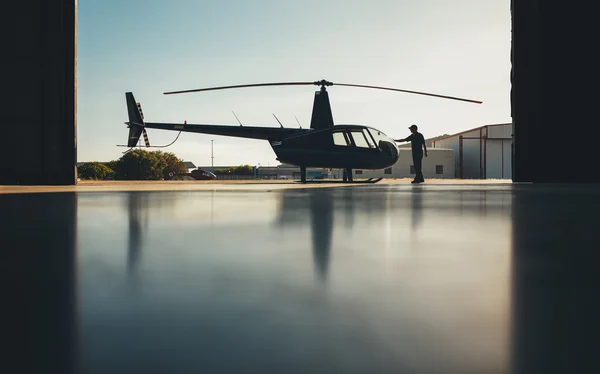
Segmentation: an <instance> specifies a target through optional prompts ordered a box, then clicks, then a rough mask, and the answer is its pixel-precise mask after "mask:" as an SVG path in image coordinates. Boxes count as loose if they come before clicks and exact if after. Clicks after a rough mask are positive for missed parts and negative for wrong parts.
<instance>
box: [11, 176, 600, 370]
mask: <svg viewBox="0 0 600 374" xmlns="http://www.w3.org/2000/svg"><path fill="white" fill-rule="evenodd" d="M0 208H1V209H0V222H1V225H0V230H1V231H0V234H1V238H2V240H1V245H2V248H3V252H4V254H5V255H6V254H8V258H7V259H6V260H4V261H3V275H4V277H5V278H6V279H7V281H6V282H5V285H8V286H9V287H8V288H9V289H10V290H11V292H10V293H9V294H5V295H4V297H7V295H8V297H11V298H12V299H14V300H15V301H14V302H10V303H6V304H5V307H4V309H5V311H8V312H9V313H8V316H7V317H6V318H5V319H4V320H5V321H7V323H6V324H7V327H8V329H5V331H10V334H8V335H7V334H5V337H7V338H6V339H7V341H9V342H10V343H11V344H10V349H9V351H5V352H4V353H5V354H6V357H7V358H8V359H9V361H10V359H12V360H13V361H15V365H17V367H19V368H20V369H18V370H17V369H12V368H11V371H10V372H15V373H16V372H19V373H29V372H40V373H42V372H44V373H45V372H53V373H54V372H56V373H462V374H467V373H518V374H525V373H527V374H529V373H598V372H600V370H598V369H599V365H598V363H597V361H596V358H597V357H598V354H597V350H598V347H600V345H599V342H598V335H597V331H598V330H597V329H596V328H597V322H596V321H597V320H598V318H600V313H599V312H600V308H599V307H598V305H599V304H598V301H597V298H598V295H599V293H598V288H597V286H598V284H599V282H598V274H599V273H598V270H600V269H599V262H598V261H597V258H598V256H597V255H596V253H597V252H598V251H599V250H600V218H599V215H598V209H599V208H600V188H599V186H593V185H591V186H538V185H536V186H533V185H511V184H499V185H462V186H461V185H419V186H411V185H354V186H347V187H344V186H334V187H330V188H329V187H328V188H308V187H306V188H292V189H286V188H280V189H269V188H268V187H265V188H263V189H260V188H256V187H253V188H252V189H250V190H249V191H244V190H243V189H240V190H235V191H219V190H218V189H216V190H211V191H209V190H207V191H167V192H161V191H137V192H118V191H115V192H93V191H92V192H64V193H28V194H19V193H12V194H0ZM5 300H6V299H5ZM3 365H6V364H5V363H3ZM5 367H6V366H5ZM6 372H8V371H6Z"/></svg>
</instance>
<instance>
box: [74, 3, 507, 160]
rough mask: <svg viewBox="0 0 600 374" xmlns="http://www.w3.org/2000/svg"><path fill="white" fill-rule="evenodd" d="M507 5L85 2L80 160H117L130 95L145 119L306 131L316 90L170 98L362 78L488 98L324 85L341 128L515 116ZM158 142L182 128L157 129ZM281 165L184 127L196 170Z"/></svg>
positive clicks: (446, 125) (476, 122) (186, 150)
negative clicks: (236, 86)
mask: <svg viewBox="0 0 600 374" xmlns="http://www.w3.org/2000/svg"><path fill="white" fill-rule="evenodd" d="M509 7H510V4H509V2H508V1H506V0H485V1H482V0H453V1H448V0H418V1H416V0H411V1H408V0H370V1H364V0H361V1H358V0H320V1H316V0H297V1H287V0H254V1H250V0H237V1H234V0H218V1H217V0H215V1H202V0H169V1H158V0H156V1H142V0H88V1H80V2H79V18H78V22H79V29H78V159H79V161H109V160H113V159H117V158H119V157H120V156H121V154H122V153H121V152H123V151H124V150H126V148H121V147H116V145H117V144H125V142H126V139H127V128H126V126H125V125H124V124H123V122H125V121H127V112H126V106H125V92H127V91H132V92H133V93H134V95H135V97H136V99H137V101H139V102H141V104H142V108H143V111H144V116H145V120H147V121H150V122H161V121H162V122H183V121H184V120H187V121H188V123H208V124H210V123H215V124H232V125H237V121H236V119H235V117H234V116H233V114H232V111H235V113H236V115H237V116H238V117H239V118H240V120H241V121H242V123H243V124H245V125H254V126H279V125H278V124H277V122H276V120H275V119H274V118H273V115H272V113H275V115H277V117H278V118H279V119H280V120H281V121H282V122H283V124H284V126H290V127H297V126H298V125H297V122H296V119H295V118H294V117H298V119H299V121H300V123H301V124H302V125H303V126H304V127H307V126H308V124H309V123H310V115H311V110H312V102H313V96H314V91H315V90H316V89H318V87H313V86H290V87H275V88H270V87H262V88H244V89H237V90H225V91H212V92H202V93H190V94H182V95H163V92H166V91H171V90H180V89H192V88H201V87H212V86H222V85H234V84H248V83H260V82H278V81H315V80H320V79H327V80H330V81H332V82H334V83H336V82H337V83H354V84H366V85H376V86H386V87H395V88H401V89H408V90H416V91H427V92H433V93H439V94H444V95H450V96H459V97H465V98H470V99H476V100H482V101H483V102H484V103H483V104H470V103H465V102H460V101H454V100H444V99H438V98H432V97H427V96H419V95H410V94H405V93H397V92H391V91H379V90H371V89H361V88H350V87H335V86H333V87H329V88H328V91H329V93H330V99H331V104H332V110H333V116H334V121H335V122H336V123H357V124H366V125H369V126H373V127H376V128H378V129H380V130H382V131H383V132H385V133H387V134H388V135H390V136H392V137H404V136H406V135H408V134H409V132H408V129H407V127H408V126H410V125H411V124H413V123H414V124H417V125H419V127H420V130H421V132H422V133H423V134H424V135H425V136H426V137H433V136H437V135H440V134H443V133H454V132H458V131H462V130H465V129H469V128H471V127H476V126H481V125H485V124H491V123H504V122H510V121H511V118H510V101H509V95H510V8H509ZM148 135H149V138H150V143H151V144H152V145H163V144H167V143H170V142H171V141H172V140H173V139H174V138H175V136H176V135H177V133H176V132H167V131H162V130H151V129H150V130H149V131H148ZM211 139H214V156H215V159H214V162H215V165H238V164H251V165H256V164H258V163H260V164H261V165H268V164H270V165H276V164H277V163H278V162H277V161H276V160H275V154H274V153H273V151H272V150H271V147H270V145H269V144H268V142H266V141H261V140H243V139H236V138H229V137H222V136H211V135H202V134H189V133H182V134H181V136H180V138H179V140H178V141H177V142H176V143H175V144H174V145H173V146H171V147H169V148H165V149H163V150H164V151H169V152H173V153H175V154H176V155H177V156H178V157H180V158H183V159H184V160H186V161H188V160H189V161H193V162H194V163H196V164H197V165H210V161H211V160H210V156H211V146H210V140H211Z"/></svg>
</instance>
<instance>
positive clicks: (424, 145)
mask: <svg viewBox="0 0 600 374" xmlns="http://www.w3.org/2000/svg"><path fill="white" fill-rule="evenodd" d="M423 149H424V150H425V157H427V144H426V142H425V137H424V136H423Z"/></svg>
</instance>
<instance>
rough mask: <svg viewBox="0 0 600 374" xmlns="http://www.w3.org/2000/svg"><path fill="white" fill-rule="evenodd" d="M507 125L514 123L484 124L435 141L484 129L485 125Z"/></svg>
mask: <svg viewBox="0 0 600 374" xmlns="http://www.w3.org/2000/svg"><path fill="white" fill-rule="evenodd" d="M507 125H512V122H508V123H495V124H492V125H483V126H479V127H475V128H472V129H469V130H465V131H461V132H457V133H456V134H452V135H447V136H443V137H441V138H438V139H436V140H434V142H437V141H440V140H444V139H449V138H453V137H455V136H458V135H462V134H466V133H468V132H471V131H475V130H479V129H483V128H484V127H495V126H507Z"/></svg>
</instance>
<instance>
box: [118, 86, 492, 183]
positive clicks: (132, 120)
mask: <svg viewBox="0 0 600 374" xmlns="http://www.w3.org/2000/svg"><path fill="white" fill-rule="evenodd" d="M284 85H286V86H287V85H316V86H321V88H320V89H319V90H318V91H316V92H315V97H314V103H313V110H312V117H311V122H310V128H309V129H303V128H285V127H283V125H282V124H281V122H279V120H278V122H279V124H280V127H258V126H242V125H241V123H240V125H239V126H238V125H216V124H188V123H187V122H184V123H155V122H144V120H143V114H142V110H141V105H140V104H139V103H138V102H136V101H135V98H134V96H133V93H131V92H126V93H125V96H126V100H127V111H128V115H129V121H128V122H125V124H126V125H127V126H128V127H129V139H128V142H127V145H126V146H127V147H130V149H132V148H133V147H136V145H137V143H138V141H139V139H140V136H141V135H142V134H143V135H144V141H145V143H146V147H150V143H149V141H148V135H147V133H146V128H152V129H160V130H171V131H179V134H181V132H194V133H202V134H212V135H222V136H231V137H238V138H249V139H263V140H267V141H269V143H270V145H271V147H272V149H273V151H274V152H275V154H276V155H277V160H278V161H279V162H281V163H286V164H290V165H296V166H298V167H300V178H301V182H302V183H306V168H307V167H318V168H327V169H343V170H344V173H343V181H344V182H353V178H352V169H365V170H378V169H385V168H388V167H391V166H393V165H394V164H396V162H397V161H398V157H399V151H398V147H397V145H396V142H395V141H394V140H393V139H392V138H390V137H389V136H387V135H386V134H384V133H383V132H382V131H380V130H377V129H375V128H372V127H369V126H366V125H356V124H338V125H335V124H334V121H333V114H332V111H331V105H330V102H329V95H328V92H327V90H326V88H325V87H327V86H333V85H334V83H332V82H329V81H326V80H324V79H323V80H320V81H315V82H279V83H256V84H245V85H236V86H222V87H211V88H199V89H192V90H185V91H171V92H165V93H164V94H165V95H172V94H181V93H191V92H200V91H210V90H223V89H232V88H244V87H260V86H284ZM335 85H337V86H348V87H361V88H373V89H380V90H389V91H398V92H406V93H412V94H418V95H426V96H434V97H439V98H444V99H451V100H459V101H466V102H471V103H477V104H481V103H482V102H481V101H477V100H470V99H462V98H458V97H452V96H445V95H438V94H432V93H425V92H418V91H409V90H402V89H397V88H388V87H378V86H366V85H359V84H346V83H335ZM234 114H235V113H234ZM275 118H277V117H275ZM178 137H179V135H177V138H178ZM177 138H176V139H175V141H176V140H177ZM175 141H173V142H172V143H171V144H173V143H174V142H175ZM171 144H169V145H171ZM169 145H167V146H169ZM123 146H124V145H123ZM163 147H164V146H163ZM378 180H380V179H378ZM378 180H376V181H378ZM368 181H369V182H370V181H371V180H368Z"/></svg>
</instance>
